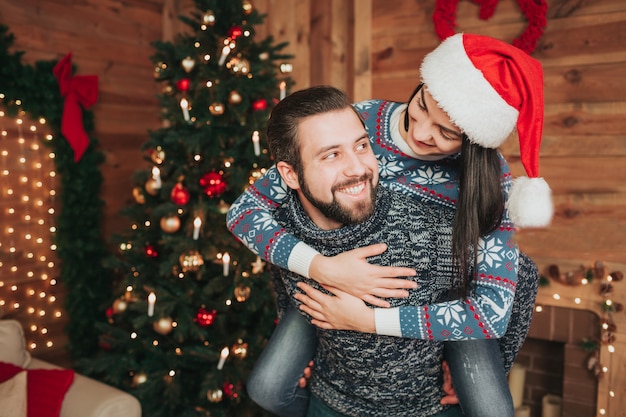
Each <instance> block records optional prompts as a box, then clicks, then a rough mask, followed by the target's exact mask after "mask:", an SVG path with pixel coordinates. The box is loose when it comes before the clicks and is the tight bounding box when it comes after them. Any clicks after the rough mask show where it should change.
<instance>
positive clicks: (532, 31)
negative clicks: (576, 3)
mask: <svg viewBox="0 0 626 417" xmlns="http://www.w3.org/2000/svg"><path fill="white" fill-rule="evenodd" d="M472 1H473V2H474V3H476V4H478V5H479V6H480V11H479V14H478V16H479V17H480V18H481V19H482V20H487V19H489V18H490V17H491V16H493V13H494V12H495V10H496V4H498V0H472ZM517 3H518V4H519V7H520V9H521V10H522V12H523V13H524V15H525V16H526V19H528V26H527V27H526V30H524V33H522V34H521V35H520V36H519V37H518V38H516V39H514V40H513V45H514V46H516V47H518V48H519V49H521V50H522V51H525V52H526V53H528V54H530V53H532V52H533V51H534V50H535V48H536V47H537V42H539V38H541V36H542V35H543V30H544V29H545V27H546V25H547V20H546V13H547V11H548V5H547V4H546V1H545V0H517ZM458 4H459V0H437V3H436V4H435V12H434V13H433V22H434V23H435V32H436V33H437V35H438V36H439V38H440V39H441V40H444V39H446V38H447V37H448V36H452V35H454V33H455V27H456V9H457V7H458Z"/></svg>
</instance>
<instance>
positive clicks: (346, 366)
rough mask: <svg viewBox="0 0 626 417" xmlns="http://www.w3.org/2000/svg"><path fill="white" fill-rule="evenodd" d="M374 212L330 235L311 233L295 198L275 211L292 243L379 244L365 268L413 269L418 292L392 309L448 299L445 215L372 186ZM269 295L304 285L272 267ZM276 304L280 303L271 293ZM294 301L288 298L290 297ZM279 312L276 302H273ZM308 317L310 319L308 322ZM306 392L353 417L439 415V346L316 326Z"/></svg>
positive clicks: (331, 251) (333, 248)
mask: <svg viewBox="0 0 626 417" xmlns="http://www.w3.org/2000/svg"><path fill="white" fill-rule="evenodd" d="M378 190H379V191H378V195H377V201H376V204H377V205H376V210H375V214H374V215H373V216H372V217H371V218H370V219H369V220H367V221H365V222H363V223H361V224H358V225H350V226H346V227H343V228H340V229H336V230H321V229H319V228H317V227H316V226H315V225H314V224H313V222H312V221H311V220H310V219H309V217H308V216H307V215H306V214H305V213H304V211H303V209H302V207H301V205H300V202H299V200H298V198H297V197H292V198H288V199H287V201H286V203H285V205H284V206H283V207H282V208H281V209H279V211H278V212H277V218H278V219H279V222H280V223H281V224H283V225H284V226H285V228H287V229H288V230H290V231H291V232H292V233H294V235H295V236H297V237H298V238H299V239H302V240H303V241H304V242H306V243H307V244H309V245H311V246H312V247H314V248H315V249H317V250H319V251H320V252H321V253H323V254H325V255H330V256H332V255H335V254H338V253H340V252H343V251H346V250H350V249H353V248H355V247H360V246H365V245H368V244H371V243H374V242H377V241H379V240H381V239H384V240H386V241H387V242H388V245H389V248H388V249H387V251H385V252H384V253H383V254H381V255H379V256H376V257H373V258H372V259H371V262H372V263H375V264H381V265H397V266H407V267H413V268H415V269H416V270H417V276H415V277H411V279H412V280H415V281H416V282H418V288H417V289H415V290H410V291H409V293H410V295H409V297H408V298H406V299H389V300H388V301H389V302H390V303H392V305H396V306H397V305H403V304H415V305H422V304H428V303H431V302H433V301H435V300H437V299H440V298H446V297H447V296H448V290H449V289H450V287H451V285H452V283H451V282H450V276H451V275H452V274H451V270H452V254H451V250H450V239H451V234H452V227H451V225H452V218H453V213H452V211H451V210H441V209H439V208H435V207H432V206H430V205H427V204H423V203H419V202H416V201H415V200H411V199H408V198H406V197H405V196H403V195H401V194H399V193H396V192H393V191H390V190H388V189H385V188H382V187H378ZM274 271H278V273H276V274H274V279H275V280H276V279H282V281H283V283H284V286H283V285H281V283H275V284H276V288H277V292H279V293H280V292H281V291H285V288H286V291H287V293H288V295H289V296H290V298H292V297H291V296H293V294H294V293H295V292H297V291H299V289H298V288H297V287H296V283H297V282H298V281H302V280H305V281H306V282H307V283H309V284H311V285H313V286H315V287H316V288H318V289H321V287H320V286H319V285H318V284H317V283H316V282H314V281H313V280H310V279H307V278H304V277H302V276H300V275H297V274H295V273H293V272H289V271H287V270H284V269H278V268H276V269H274ZM278 300H283V301H284V300H285V298H284V296H281V295H280V294H279V297H278ZM293 302H294V303H295V302H296V300H293ZM279 304H280V305H279V308H283V307H284V305H283V304H282V302H280V301H279ZM309 319H310V317H309ZM318 338H319V345H318V349H317V354H316V356H315V372H314V373H313V377H312V379H311V385H310V386H311V391H312V393H313V394H314V395H315V396H317V397H318V398H320V399H321V400H322V401H324V402H325V403H326V404H328V405H329V406H330V407H332V408H333V409H335V410H337V411H339V412H341V413H343V414H346V415H348V416H355V417H370V416H371V417H375V416H376V417H389V416H394V417H403V416H407V417H408V416H411V417H419V416H430V415H434V414H436V413H439V412H441V411H443V410H444V409H445V407H443V406H441V405H440V404H439V400H440V399H441V398H442V397H443V393H442V391H441V386H442V378H441V361H442V359H443V356H442V355H443V351H442V344H441V343H440V342H434V341H427V340H419V339H404V338H397V337H390V336H381V335H376V334H369V333H359V332H352V331H328V330H320V329H318Z"/></svg>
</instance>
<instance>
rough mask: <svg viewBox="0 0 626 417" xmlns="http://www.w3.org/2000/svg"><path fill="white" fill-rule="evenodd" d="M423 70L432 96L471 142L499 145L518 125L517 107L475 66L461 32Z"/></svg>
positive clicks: (432, 54) (430, 57) (426, 61)
mask: <svg viewBox="0 0 626 417" xmlns="http://www.w3.org/2000/svg"><path fill="white" fill-rule="evenodd" d="M420 72H421V76H422V80H423V81H424V83H425V85H426V89H427V90H428V92H429V93H430V94H431V95H432V97H433V99H434V100H435V101H436V102H437V104H438V105H439V107H441V109H442V110H443V111H445V112H446V113H447V114H448V116H450V120H451V121H452V123H454V124H455V125H456V126H457V127H458V128H460V129H461V130H462V131H463V132H464V133H465V134H466V135H467V136H468V138H469V140H470V141H471V142H473V143H476V144H477V145H480V146H483V147H485V148H497V147H499V146H500V145H501V144H502V143H504V141H505V140H506V139H507V138H508V137H509V135H510V134H511V132H512V131H513V129H514V128H515V126H516V123H517V119H518V114H519V112H518V110H517V109H516V108H515V107H512V106H511V105H509V104H508V103H507V102H506V101H505V100H504V99H503V98H502V97H501V96H500V94H499V93H498V92H497V91H496V90H495V89H494V88H493V86H492V85H491V84H489V82H488V81H487V79H486V78H485V77H484V76H483V73H482V72H481V71H480V70H479V69H477V68H476V67H475V66H474V64H473V63H472V61H471V60H470V59H469V57H468V55H467V53H466V51H465V47H464V45H463V34H462V33H458V34H456V35H453V36H450V37H449V38H447V39H446V40H445V41H443V42H442V43H441V44H440V45H439V46H438V47H437V48H436V49H435V50H433V51H432V52H430V53H429V54H428V55H426V57H425V58H424V61H423V62H422V65H421V68H420ZM486 121H488V122H486Z"/></svg>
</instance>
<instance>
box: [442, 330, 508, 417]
mask: <svg viewBox="0 0 626 417" xmlns="http://www.w3.org/2000/svg"><path fill="white" fill-rule="evenodd" d="M444 346H445V358H446V360H447V361H448V365H450V375H451V376H452V383H453V385H454V389H455V391H456V395H457V397H458V398H459V403H460V405H461V408H462V409H463V413H464V415H465V416H466V417H488V416H494V417H495V416H498V417H513V416H514V414H515V413H514V411H513V399H512V398H511V391H510V390H509V384H508V382H507V379H506V374H505V373H504V366H503V365H502V353H501V351H500V343H499V342H498V340H497V339H487V340H485V339H475V340H464V341H462V342H446V343H445V344H444Z"/></svg>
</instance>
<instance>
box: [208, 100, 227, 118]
mask: <svg viewBox="0 0 626 417" xmlns="http://www.w3.org/2000/svg"><path fill="white" fill-rule="evenodd" d="M209 111H210V112H211V114H212V115H213V116H221V115H222V114H224V105H223V104H222V103H213V104H211V105H210V106H209Z"/></svg>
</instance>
